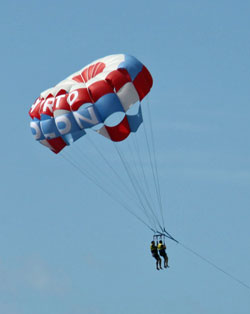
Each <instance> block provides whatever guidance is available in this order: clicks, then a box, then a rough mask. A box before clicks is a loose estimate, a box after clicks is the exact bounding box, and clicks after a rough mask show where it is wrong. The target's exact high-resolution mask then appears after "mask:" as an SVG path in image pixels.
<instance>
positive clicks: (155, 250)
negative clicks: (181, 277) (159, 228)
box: [150, 240, 169, 270]
mask: <svg viewBox="0 0 250 314" xmlns="http://www.w3.org/2000/svg"><path fill="white" fill-rule="evenodd" d="M150 250H151V253H152V256H153V257H154V258H155V259H156V269H157V270H160V269H162V267H161V258H160V256H162V257H163V259H164V267H165V268H167V267H169V266H168V256H167V253H166V245H165V243H162V240H160V241H159V243H158V244H157V245H156V244H155V241H152V242H151V245H150Z"/></svg>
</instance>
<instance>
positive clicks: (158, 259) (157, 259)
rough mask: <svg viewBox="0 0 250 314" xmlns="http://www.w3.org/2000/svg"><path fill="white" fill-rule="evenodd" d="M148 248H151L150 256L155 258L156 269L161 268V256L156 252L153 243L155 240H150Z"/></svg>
mask: <svg viewBox="0 0 250 314" xmlns="http://www.w3.org/2000/svg"><path fill="white" fill-rule="evenodd" d="M150 250H151V253H152V256H153V257H154V258H155V259H156V269H157V270H159V269H162V268H161V258H160V256H159V254H158V251H157V246H156V245H155V241H152V242H151V245H150Z"/></svg>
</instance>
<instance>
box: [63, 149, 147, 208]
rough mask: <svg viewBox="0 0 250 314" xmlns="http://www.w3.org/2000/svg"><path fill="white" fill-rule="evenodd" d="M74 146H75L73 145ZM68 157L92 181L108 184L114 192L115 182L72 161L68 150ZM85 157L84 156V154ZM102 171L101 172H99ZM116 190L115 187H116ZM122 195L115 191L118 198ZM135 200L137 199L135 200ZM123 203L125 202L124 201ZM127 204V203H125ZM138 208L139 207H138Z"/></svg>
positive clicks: (101, 184)
mask: <svg viewBox="0 0 250 314" xmlns="http://www.w3.org/2000/svg"><path fill="white" fill-rule="evenodd" d="M75 148H76V147H75ZM76 152H78V153H80V151H77V150H76ZM64 153H65V152H64ZM68 155H69V156H68V157H69V158H70V159H71V160H72V162H74V163H75V164H76V165H77V166H78V168H79V169H81V170H82V172H84V174H85V175H86V176H88V178H89V179H90V178H91V179H92V182H95V183H98V185H99V186H103V185H105V187H106V188H107V186H108V185H109V186H110V187H111V189H109V190H110V191H112V192H114V190H115V189H116V186H115V184H113V185H112V184H110V183H111V181H107V180H106V182H105V179H106V178H105V177H103V176H101V175H100V173H98V174H94V172H93V171H91V172H89V171H88V170H89V169H88V170H87V169H86V168H83V167H82V166H81V164H80V162H79V161H78V160H77V161H74V157H73V156H72V155H71V156H70V154H69V152H68ZM80 157H84V156H82V155H81V154H80ZM85 157H86V156H85ZM87 161H88V158H87ZM101 173H102V172H101ZM113 183H114V182H113ZM116 190H117V189H116ZM118 192H120V190H118ZM110 194H111V195H114V193H110ZM123 197H124V195H118V193H116V198H120V199H123ZM113 198H114V199H115V197H113ZM128 198H129V199H131V198H130V197H128ZM132 201H133V202H134V200H132ZM136 201H137V200H136ZM124 203H125V202H124ZM137 205H138V206H140V204H138V203H137ZM127 206H128V204H127ZM139 208H140V207H139ZM141 210H142V211H143V209H141Z"/></svg>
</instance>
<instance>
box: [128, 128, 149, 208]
mask: <svg viewBox="0 0 250 314" xmlns="http://www.w3.org/2000/svg"><path fill="white" fill-rule="evenodd" d="M134 135H135V134H131V137H130V141H129V140H127V144H128V148H129V151H130V155H131V156H133V161H134V168H135V171H136V175H137V178H138V180H137V183H138V184H139V185H140V188H141V190H142V191H144V194H146V195H147V196H148V198H149V201H150V203H151V207H154V206H153V205H154V203H153V201H152V197H151V194H150V193H148V194H147V192H148V191H147V189H146V188H145V177H144V180H142V173H141V171H140V170H141V169H143V167H142V163H141V160H140V158H139V154H138V146H137V145H136V144H135V139H134ZM131 138H133V141H132V139H131ZM138 161H139V164H140V167H139V166H138Z"/></svg>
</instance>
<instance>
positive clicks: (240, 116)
mask: <svg viewBox="0 0 250 314" xmlns="http://www.w3.org/2000/svg"><path fill="white" fill-rule="evenodd" d="M249 16H250V2H249V1H244V0H240V1H233V0H216V1H213V0H209V1H208V0H203V1H200V0H196V1H195V0H179V1H178V0H175V1H173V0H166V1H136V0H134V1H131V0H128V1H126V2H120V1H91V2H90V1H88V2H87V1H77V0H71V1H48V0H44V1H26V0H22V1H12V0H10V1H4V2H2V3H1V10H0V25H1V27H0V34H1V61H0V62H1V74H2V75H1V78H0V80H1V99H2V101H1V103H2V106H1V108H2V109H1V117H2V118H1V134H2V136H1V142H2V145H1V155H0V160H1V163H0V173H1V176H0V184H1V189H0V193H1V194H0V195H1V196H0V202H1V206H0V313H3V314H34V313H35V314H44V313H48V314H59V313H60V314H69V313H70V314H117V313H121V314H128V313H133V314H152V313H158V314H165V313H167V312H168V313H171V314H183V313H185V314H189V313H190V314H194V313H202V314H208V313H220V314H224V313H227V314H236V313H237V314H247V313H249V308H250V293H249V292H250V290H249V289H246V288H244V287H242V286H241V285H239V284H238V283H236V282H235V281H232V280H231V279H230V278H228V277H227V276H225V275H224V274H222V273H221V272H218V271H217V270H215V269H214V268H212V267H211V266H209V265H207V264H206V263H204V262H203V261H201V260H200V259H199V258H197V257H196V256H194V255H192V254H191V253H190V252H188V251H186V250H185V249H184V248H183V247H182V246H181V245H178V244H176V243H174V242H171V241H168V242H167V247H168V254H169V264H170V266H171V267H170V268H169V269H168V270H165V271H160V272H157V271H156V270H155V265H154V260H153V259H152V257H151V254H150V252H149V244H150V241H151V238H152V234H151V232H150V231H149V230H148V229H147V228H145V226H144V225H143V224H140V223H139V222H138V221H137V220H136V219H134V217H133V216H132V215H129V214H128V213H127V212H126V211H124V210H123V209H122V208H121V206H120V205H119V204H117V203H115V202H114V200H112V199H111V198H109V197H108V196H107V195H106V194H105V193H103V192H102V191H101V190H99V189H98V188H97V187H96V185H94V184H93V183H91V182H90V181H88V180H87V179H86V178H85V177H83V176H82V175H80V174H79V173H78V172H77V171H76V170H75V169H74V168H73V167H71V165H70V164H68V163H67V162H66V161H65V160H64V159H63V158H61V156H56V155H54V154H53V153H51V152H50V151H49V150H48V149H47V148H45V147H43V146H42V145H39V144H38V143H37V142H35V141H34V139H33V137H32V135H31V132H30V127H29V121H30V118H29V116H28V111H29V108H30V106H31V104H32V103H33V102H34V100H35V99H36V98H37V97H38V96H39V94H40V92H41V91H43V90H45V89H47V88H49V87H51V86H53V85H55V84H56V83H58V82H59V81H61V80H63V79H64V78H66V77H67V76H68V75H69V74H71V73H73V72H75V71H77V70H79V69H80V68H82V67H83V66H84V65H86V64H88V63H90V62H92V61H93V60H95V59H97V58H100V57H103V56H106V55H109V54H114V53H127V54H131V55H134V56H136V57H137V58H138V59H139V60H140V61H142V62H143V63H144V64H145V65H146V66H147V67H148V69H149V70H150V72H151V73H152V76H153V78H154V86H153V89H152V91H151V92H150V99H149V102H150V104H149V105H150V106H151V107H150V108H151V113H152V121H153V126H154V136H155V140H156V141H155V144H156V152H157V160H158V167H159V177H160V183H161V191H162V196H163V204H164V210H165V217H166V227H167V230H169V231H170V232H171V234H173V236H174V237H176V238H177V239H178V240H179V241H180V242H181V243H183V244H185V245H187V246H188V247H190V248H192V249H193V250H195V251H197V252H198V253H199V254H201V255H202V256H205V257H206V258H209V259H210V260H211V261H213V262H214V263H215V264H216V265H218V266H219V267H222V268H223V269H224V270H225V271H227V272H229V273H230V274H232V275H233V276H236V277H237V278H239V279H241V280H242V281H244V282H245V283H247V284H248V285H249V284H250V269H249V265H250V241H249V238H250V228H249V223H250V211H249V208H250V194H249V188H250V146H249V132H250V123H249V119H250V107H249V104H250V92H249V79H250V59H249V55H250V40H249V38H250V18H249ZM79 142H80V141H79ZM102 149H103V150H104V151H105V146H102ZM104 153H105V152H104Z"/></svg>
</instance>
